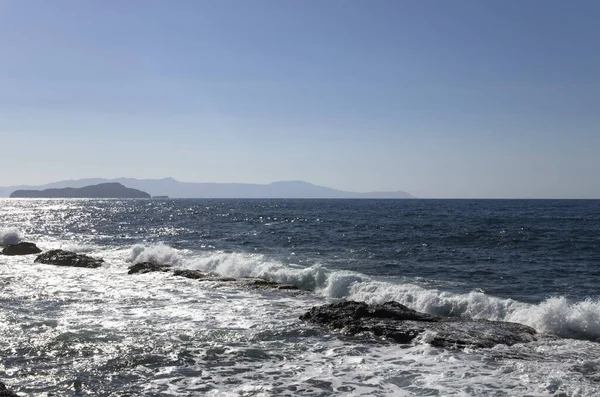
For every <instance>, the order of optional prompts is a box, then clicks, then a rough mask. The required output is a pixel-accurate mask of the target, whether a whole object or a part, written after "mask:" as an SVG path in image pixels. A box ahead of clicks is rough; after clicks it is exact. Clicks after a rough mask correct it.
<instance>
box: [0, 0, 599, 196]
mask: <svg viewBox="0 0 600 397" xmlns="http://www.w3.org/2000/svg"><path fill="white" fill-rule="evenodd" d="M599 15H600V2H598V1H595V0H593V1H583V0H581V1H577V0H576V1H564V0H560V1H555V0H543V1H542V0H526V1H523V0H490V1H480V0H472V1H470V0H454V1H445V0H438V1H434V0H423V1H408V0H407V1H404V0H389V1H386V0H373V1H366V0H361V1H358V0H343V1H341V0H326V1H323V0H318V1H312V0H302V1H292V0H271V1H264V0H236V1H232V0H219V1H203V0H172V1H164V0H127V1H122V0H89V1H80V0H53V1H47V0H0V152H1V154H0V168H1V170H2V172H0V186H10V185H18V184H30V185H35V184H43V183H49V182H55V181H59V180H64V179H78V178H87V177H106V178H115V177H132V178H164V177H174V178H176V179H178V180H181V181H189V182H244V183H270V182H274V181H281V180H304V181H308V182H311V183H315V184H319V185H324V186H329V187H333V188H337V189H342V190H350V191H363V192H364V191H383V190H404V191H407V192H409V193H411V194H413V195H415V196H417V197H425V198H600V177H599V175H600V24H599V23H598V16H599Z"/></svg>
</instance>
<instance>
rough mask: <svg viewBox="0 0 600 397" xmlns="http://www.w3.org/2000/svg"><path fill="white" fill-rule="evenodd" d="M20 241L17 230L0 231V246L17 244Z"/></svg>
mask: <svg viewBox="0 0 600 397" xmlns="http://www.w3.org/2000/svg"><path fill="white" fill-rule="evenodd" d="M21 239H22V237H21V233H20V232H19V231H18V230H17V229H14V228H7V229H0V245H8V244H18V243H19V242H20V241H21Z"/></svg>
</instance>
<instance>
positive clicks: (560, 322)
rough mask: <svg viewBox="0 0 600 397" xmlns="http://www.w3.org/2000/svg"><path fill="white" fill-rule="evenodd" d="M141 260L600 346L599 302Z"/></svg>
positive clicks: (263, 265) (205, 261) (210, 261)
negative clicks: (512, 325)
mask: <svg viewBox="0 0 600 397" xmlns="http://www.w3.org/2000/svg"><path fill="white" fill-rule="evenodd" d="M139 261H149V262H154V263H162V264H169V265H173V266H178V267H184V268H192V269H198V270H201V271H203V272H207V273H212V274H215V275H219V276H222V277H236V278H240V277H257V278H263V279H266V280H270V281H276V282H279V283H286V284H294V285H296V286H297V287H299V288H301V289H305V290H312V291H315V293H317V294H320V295H322V296H324V297H327V298H335V299H348V300H356V301H364V302H367V303H383V302H387V301H396V302H399V303H402V304H404V305H406V306H408V307H410V308H412V309H414V310H417V311H420V312H424V313H428V314H431V315H435V316H457V317H458V316H460V317H467V318H472V319H485V320H493V321H510V322H517V323H521V324H525V325H528V326H531V327H533V328H535V329H536V330H537V331H538V332H541V333H547V334H553V335H556V336H560V337H567V338H577V339H587V340H593V341H600V301H599V300H592V299H586V300H584V301H579V302H571V301H569V300H568V299H566V298H565V297H552V298H548V299H546V300H545V301H543V302H541V303H538V304H531V303H524V302H519V301H516V300H514V299H506V298H499V297H495V296H491V295H487V294H485V293H484V292H481V291H471V292H468V293H462V294H461V293H454V292H448V291H441V290H438V289H435V288H424V287H422V286H420V285H417V284H413V283H410V282H400V280H389V281H380V280H375V279H373V278H371V277H369V276H366V275H364V274H361V273H357V272H352V271H347V270H329V269H326V268H325V267H323V266H320V265H314V266H310V267H300V266H294V265H286V264H283V263H281V262H278V261H274V260H272V259H269V258H267V257H266V256H264V255H262V254H246V253H227V252H211V253H206V254H200V255H198V254H197V253H193V252H187V251H180V250H177V249H174V248H171V247H169V246H166V245H162V244H159V245H154V246H142V245H136V246H134V247H133V248H132V249H131V251H130V255H129V262H139ZM392 281H396V282H392Z"/></svg>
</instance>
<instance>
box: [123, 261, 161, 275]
mask: <svg viewBox="0 0 600 397" xmlns="http://www.w3.org/2000/svg"><path fill="white" fill-rule="evenodd" d="M169 270H171V266H169V265H159V264H156V263H151V262H140V263H136V264H135V265H131V266H129V271H128V272H127V274H144V273H151V272H168V271H169Z"/></svg>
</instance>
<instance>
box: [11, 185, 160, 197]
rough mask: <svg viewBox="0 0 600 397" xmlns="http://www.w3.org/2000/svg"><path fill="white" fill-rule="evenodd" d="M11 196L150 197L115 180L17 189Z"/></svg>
mask: <svg viewBox="0 0 600 397" xmlns="http://www.w3.org/2000/svg"><path fill="white" fill-rule="evenodd" d="M10 197H11V198H150V195H149V194H148V193H146V192H143V191H141V190H137V189H132V188H128V187H125V186H123V185H122V184H120V183H117V182H109V183H101V184H98V185H91V186H84V187H81V188H72V187H66V188H62V189H44V190H17V191H14V192H12V193H11V195H10Z"/></svg>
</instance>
